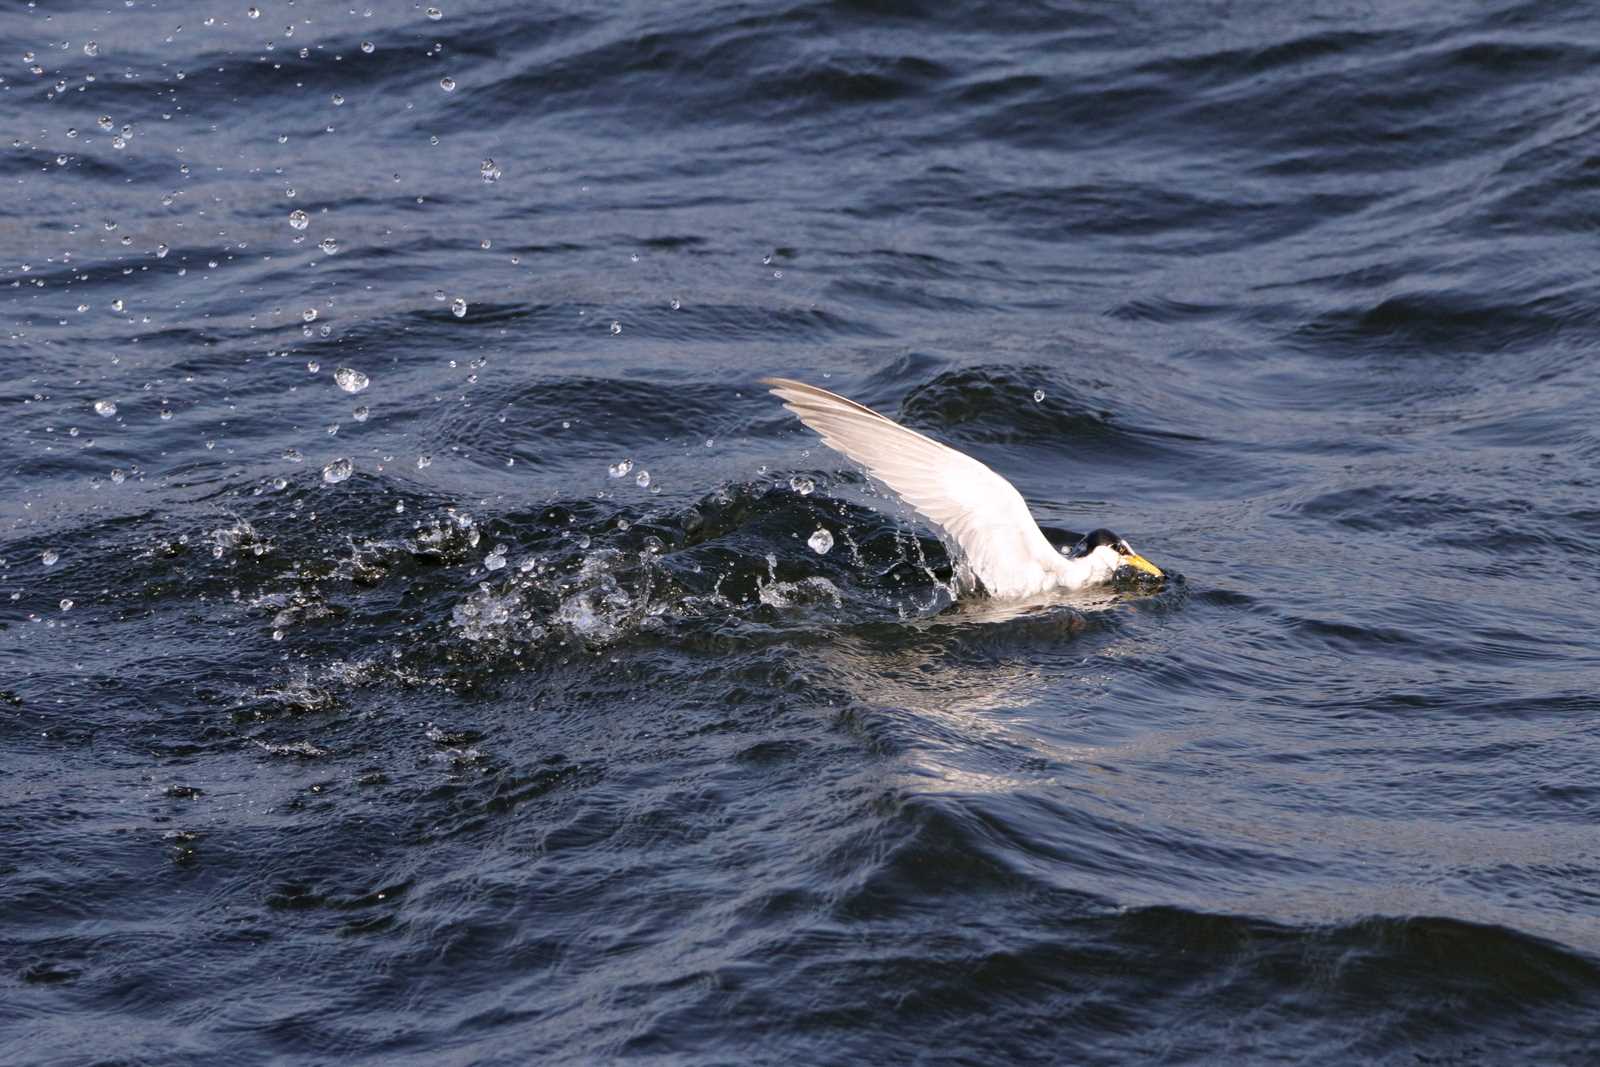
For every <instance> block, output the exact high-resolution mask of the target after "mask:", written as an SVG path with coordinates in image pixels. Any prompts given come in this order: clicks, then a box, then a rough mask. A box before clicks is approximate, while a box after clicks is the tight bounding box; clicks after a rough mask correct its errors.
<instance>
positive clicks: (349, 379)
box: [333, 367, 372, 393]
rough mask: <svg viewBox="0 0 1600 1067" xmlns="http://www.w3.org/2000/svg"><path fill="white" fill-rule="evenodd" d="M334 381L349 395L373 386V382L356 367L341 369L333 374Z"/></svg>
mask: <svg viewBox="0 0 1600 1067" xmlns="http://www.w3.org/2000/svg"><path fill="white" fill-rule="evenodd" d="M333 380H334V381H336V382H338V383H339V388H340V389H343V390H344V391H345V392H347V393H359V392H361V390H363V389H365V388H366V387H367V386H369V385H371V384H372V380H371V379H370V378H368V377H367V376H366V375H365V374H362V373H361V372H360V371H358V370H356V369H355V368H354V367H340V368H339V369H338V370H336V371H334V372H333Z"/></svg>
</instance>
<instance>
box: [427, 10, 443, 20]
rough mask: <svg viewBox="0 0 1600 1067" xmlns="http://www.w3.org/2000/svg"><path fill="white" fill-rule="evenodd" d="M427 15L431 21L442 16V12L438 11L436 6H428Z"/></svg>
mask: <svg viewBox="0 0 1600 1067" xmlns="http://www.w3.org/2000/svg"><path fill="white" fill-rule="evenodd" d="M428 17H429V18H430V19H432V20H433V21H435V22H438V21H439V20H440V19H442V18H444V12H443V11H440V10H439V9H438V8H436V7H430V8H428Z"/></svg>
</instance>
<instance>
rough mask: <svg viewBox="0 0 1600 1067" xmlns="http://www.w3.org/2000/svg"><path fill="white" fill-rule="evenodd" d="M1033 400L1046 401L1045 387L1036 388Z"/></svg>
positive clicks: (1040, 402)
mask: <svg viewBox="0 0 1600 1067" xmlns="http://www.w3.org/2000/svg"><path fill="white" fill-rule="evenodd" d="M1033 402H1034V403H1035V404H1042V403H1044V390H1043V389H1035V390H1034V391H1033Z"/></svg>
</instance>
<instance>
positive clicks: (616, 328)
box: [611, 322, 622, 335]
mask: <svg viewBox="0 0 1600 1067" xmlns="http://www.w3.org/2000/svg"><path fill="white" fill-rule="evenodd" d="M611 332H612V334H613V335H615V334H619V333H621V332H622V323H620V322H613V323H612V324H611Z"/></svg>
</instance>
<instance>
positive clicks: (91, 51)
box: [83, 41, 100, 56]
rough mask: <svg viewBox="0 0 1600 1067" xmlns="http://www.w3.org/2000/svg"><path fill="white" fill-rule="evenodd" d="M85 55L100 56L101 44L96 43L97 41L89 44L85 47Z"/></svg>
mask: <svg viewBox="0 0 1600 1067" xmlns="http://www.w3.org/2000/svg"><path fill="white" fill-rule="evenodd" d="M83 54H84V55H86V56H97V55H99V54H100V45H99V43H98V42H95V41H89V42H87V43H86V44H85V45H84V46H83Z"/></svg>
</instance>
